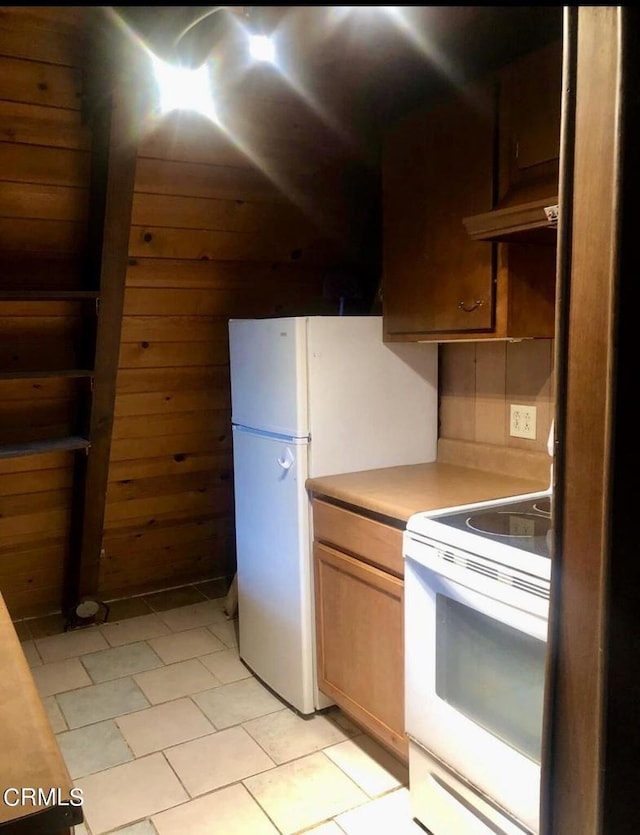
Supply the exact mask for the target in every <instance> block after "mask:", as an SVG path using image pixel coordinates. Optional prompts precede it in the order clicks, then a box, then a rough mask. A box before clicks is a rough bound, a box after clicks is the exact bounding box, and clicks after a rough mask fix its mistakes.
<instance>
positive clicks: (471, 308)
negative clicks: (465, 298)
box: [458, 299, 484, 313]
mask: <svg viewBox="0 0 640 835" xmlns="http://www.w3.org/2000/svg"><path fill="white" fill-rule="evenodd" d="M483 304H484V300H483V299H476V301H475V302H473V304H471V305H469V307H467V305H466V304H465V303H464V302H458V307H459V309H460V310H464V312H465V313H473V311H474V310H477V309H478V308H479V307H482V305H483Z"/></svg>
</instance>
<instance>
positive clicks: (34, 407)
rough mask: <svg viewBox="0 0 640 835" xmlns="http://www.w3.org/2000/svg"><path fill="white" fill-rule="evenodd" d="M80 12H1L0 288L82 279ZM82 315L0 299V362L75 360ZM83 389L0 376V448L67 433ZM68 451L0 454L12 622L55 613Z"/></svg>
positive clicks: (3, 579) (2, 539)
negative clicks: (22, 455) (20, 455)
mask: <svg viewBox="0 0 640 835" xmlns="http://www.w3.org/2000/svg"><path fill="white" fill-rule="evenodd" d="M84 14H85V12H84V10H83V9H81V8H74V7H35V6H22V7H20V6H18V7H4V8H2V9H0V289H27V288H38V287H39V288H41V289H47V288H48V289H63V288H64V289H73V288H77V287H80V286H81V284H80V282H81V273H80V269H79V263H80V262H79V261H78V257H79V256H80V255H81V253H82V250H83V246H84V243H85V231H86V230H85V221H86V209H87V196H88V172H89V148H90V137H89V134H88V131H87V129H86V128H85V127H84V126H83V124H82V120H81V110H80V108H81V92H82V86H81V85H82V76H81V66H82V62H83V60H84V59H83V54H84V49H83V32H84V19H85V18H84ZM78 317H79V311H78V305H77V304H75V305H74V304H70V303H67V302H49V303H43V302H37V303H36V302H6V301H0V369H2V370H4V371H7V370H13V371H17V370H27V369H34V368H38V369H40V368H42V367H43V365H44V363H45V362H46V363H47V367H51V368H63V367H70V366H71V367H72V364H73V356H72V355H73V343H74V340H75V338H76V336H77V328H78ZM79 385H80V383H78V382H76V381H73V380H69V379H56V378H46V379H22V380H0V443H11V442H21V441H26V440H33V439H41V438H48V437H58V436H64V435H68V434H70V431H71V429H72V427H73V424H74V404H75V401H76V397H77V394H78V386H79ZM72 456H73V453H57V454H46V455H38V456H33V457H27V458H15V459H4V460H0V589H1V590H2V593H3V596H4V598H5V601H6V603H7V606H8V607H9V609H10V611H11V614H12V615H13V616H14V617H18V616H25V615H31V614H39V613H42V612H46V611H52V610H55V609H57V608H59V605H60V595H61V585H62V569H63V564H64V560H65V557H66V549H67V536H68V524H69V509H70V494H71V477H72V469H71V468H72V463H73V457H72Z"/></svg>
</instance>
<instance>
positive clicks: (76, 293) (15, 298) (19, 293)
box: [0, 290, 100, 302]
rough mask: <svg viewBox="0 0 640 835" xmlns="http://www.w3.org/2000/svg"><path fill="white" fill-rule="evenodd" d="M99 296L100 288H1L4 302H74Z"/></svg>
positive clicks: (1, 298)
mask: <svg viewBox="0 0 640 835" xmlns="http://www.w3.org/2000/svg"><path fill="white" fill-rule="evenodd" d="M99 297H100V292H99V290H0V301H3V302H64V301H71V302H73V301H84V300H85V299H97V298H99Z"/></svg>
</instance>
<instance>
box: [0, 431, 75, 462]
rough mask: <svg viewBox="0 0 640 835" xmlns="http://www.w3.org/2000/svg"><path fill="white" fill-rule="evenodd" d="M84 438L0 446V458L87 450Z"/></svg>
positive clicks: (53, 439) (54, 439)
mask: <svg viewBox="0 0 640 835" xmlns="http://www.w3.org/2000/svg"><path fill="white" fill-rule="evenodd" d="M89 447H90V443H89V441H88V440H87V439H86V438H80V437H78V436H71V437H69V438H52V439H51V440H46V441H28V442H25V443H20V444H0V458H19V457H21V456H24V455H40V454H42V453H45V452H72V451H73V450H77V449H89Z"/></svg>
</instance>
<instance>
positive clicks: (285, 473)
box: [229, 316, 437, 714]
mask: <svg viewBox="0 0 640 835" xmlns="http://www.w3.org/2000/svg"><path fill="white" fill-rule="evenodd" d="M229 347H230V364H231V407H232V423H233V457H234V496H235V524H236V551H237V578H238V617H239V637H240V640H239V651H240V657H241V658H242V659H243V661H244V662H245V663H246V664H247V666H248V667H249V668H250V669H251V670H252V671H253V672H254V673H255V674H256V675H257V676H258V678H260V679H261V680H262V681H263V682H264V683H265V684H266V685H268V686H269V687H270V688H271V689H272V690H273V691H275V692H276V693H278V694H279V695H280V696H281V698H282V699H284V700H285V701H286V702H287V703H288V704H290V705H291V706H292V707H293V708H295V709H296V710H297V711H298V712H299V713H301V714H309V713H313V712H314V710H316V709H319V708H321V707H326V706H327V705H329V704H331V702H330V701H329V700H328V699H327V698H326V697H324V696H323V695H322V694H321V693H319V691H318V688H317V683H316V669H315V638H314V633H315V625H314V605H313V602H314V596H313V565H312V549H311V541H312V532H311V514H310V501H309V495H308V493H307V490H306V488H305V481H306V479H307V478H308V477H317V476H323V475H332V474H338V473H345V472H355V471H359V470H370V469H377V468H379V467H390V466H395V465H401V464H416V463H422V462H428V461H434V460H435V458H436V441H437V347H436V346H435V345H433V344H431V345H427V344H423V345H420V344H401V343H398V344H393V345H390V344H384V343H383V341H382V319H381V317H379V316H310V317H292V318H281V319H235V320H233V319H232V320H231V321H230V322H229Z"/></svg>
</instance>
